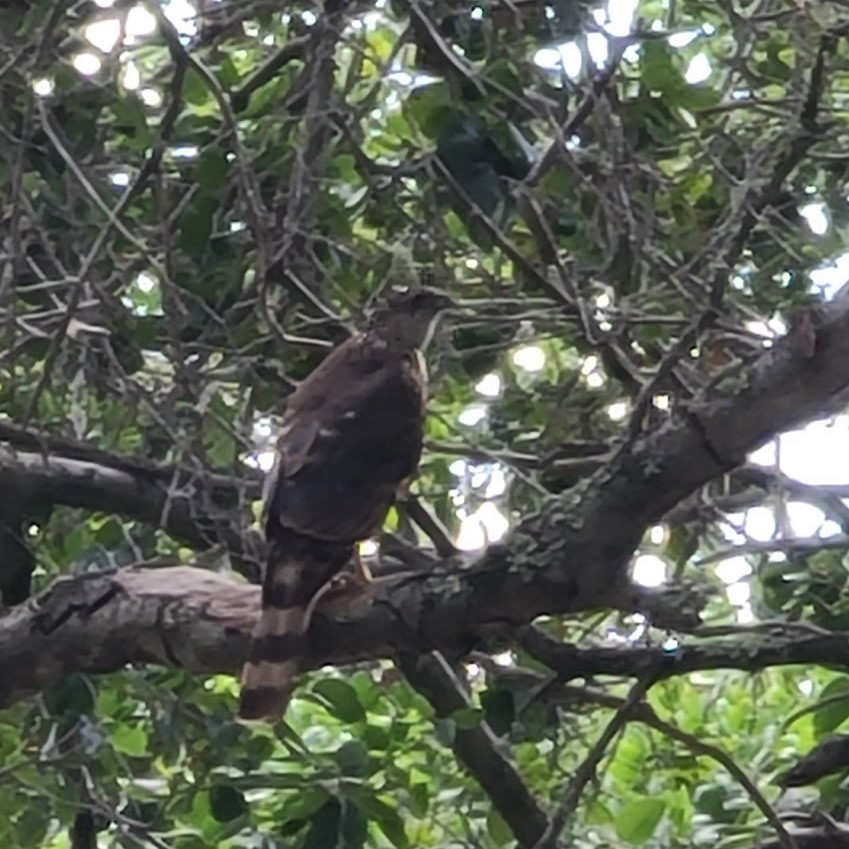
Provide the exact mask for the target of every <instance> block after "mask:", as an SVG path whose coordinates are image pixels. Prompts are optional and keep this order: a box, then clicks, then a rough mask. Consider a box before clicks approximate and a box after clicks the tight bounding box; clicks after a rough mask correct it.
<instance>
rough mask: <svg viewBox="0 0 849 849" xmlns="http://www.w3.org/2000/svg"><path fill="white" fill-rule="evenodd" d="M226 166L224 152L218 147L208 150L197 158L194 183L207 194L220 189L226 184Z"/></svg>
mask: <svg viewBox="0 0 849 849" xmlns="http://www.w3.org/2000/svg"><path fill="white" fill-rule="evenodd" d="M227 175H228V164H227V159H226V157H225V156H224V151H223V150H222V149H221V148H219V147H212V148H209V149H207V150H205V151H203V153H201V155H200V156H199V157H198V161H197V164H196V165H195V168H194V177H195V182H196V183H197V184H198V185H199V186H200V187H201V188H202V189H205V190H206V191H208V192H214V191H216V190H218V189H220V188H221V187H222V186H223V185H225V184H226V182H227Z"/></svg>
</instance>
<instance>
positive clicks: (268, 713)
mask: <svg viewBox="0 0 849 849" xmlns="http://www.w3.org/2000/svg"><path fill="white" fill-rule="evenodd" d="M450 306H451V301H450V299H449V298H448V297H447V296H445V295H443V294H441V293H439V292H436V291H434V290H431V289H417V290H411V291H408V292H405V293H403V294H395V295H393V296H392V297H390V298H389V299H388V301H387V302H386V304H385V305H384V306H383V307H382V308H380V309H378V310H377V311H376V312H375V314H374V315H373V316H372V317H371V320H370V321H369V324H368V327H367V328H366V330H365V331H364V332H362V333H358V334H356V335H354V336H352V337H351V338H350V339H348V340H347V341H346V342H344V343H343V344H342V345H340V346H339V347H338V348H337V349H336V350H334V351H333V352H332V353H331V354H330V355H329V356H328V357H327V358H326V359H325V360H324V361H323V362H322V363H321V364H320V365H319V366H318V368H316V369H315V371H313V372H312V374H310V375H309V377H308V378H307V379H306V380H305V381H304V382H303V383H302V384H301V385H300V386H299V387H298V388H297V390H296V391H295V392H294V393H293V394H292V396H291V397H290V400H289V403H288V405H287V409H286V413H285V415H284V417H283V426H282V432H281V435H280V437H279V440H278V443H277V456H276V461H275V468H274V469H273V470H272V472H271V474H270V475H269V479H268V484H267V485H268V489H267V495H266V499H265V509H264V513H265V536H266V539H267V541H268V545H269V553H268V560H267V562H266V568H265V574H264V576H263V584H262V613H261V615H260V619H259V622H258V623H257V625H256V627H255V629H254V632H253V637H252V642H251V647H250V650H249V654H248V658H247V660H246V661H245V664H244V667H243V669H242V683H241V696H240V703H239V716H240V717H241V718H242V719H262V718H267V719H276V718H278V717H280V716H282V715H283V713H285V710H286V706H287V705H288V703H289V699H290V698H291V695H292V692H293V690H294V680H295V676H296V674H297V672H298V666H299V663H300V659H301V657H302V656H303V652H304V648H305V645H306V632H307V629H308V628H309V623H310V617H311V614H312V610H313V608H314V606H315V603H316V601H317V600H318V598H319V597H320V595H321V594H323V592H325V591H326V590H327V588H328V587H330V586H332V585H333V584H332V582H333V581H334V579H338V576H339V575H340V573H342V571H343V570H344V569H345V568H346V566H348V564H349V563H350V562H351V561H352V560H353V563H354V567H355V572H356V575H357V577H358V578H359V579H360V580H361V581H367V580H369V577H368V574H367V573H366V572H365V570H364V567H363V566H362V565H361V564H360V562H359V557H358V555H357V553H356V547H357V543H358V542H360V541H362V540H365V539H368V538H369V537H371V536H373V535H374V534H375V533H376V532H377V531H378V530H379V529H380V527H381V526H382V524H383V521H384V519H385V518H386V514H387V512H388V511H389V508H390V507H391V506H392V504H393V503H394V501H395V499H396V496H397V495H398V494H399V492H400V491H401V490H402V489H403V488H404V487H406V485H407V484H408V483H409V481H410V480H411V479H412V477H413V475H414V474H415V471H416V468H417V466H418V463H419V459H420V457H421V451H422V439H423V436H424V416H425V403H426V393H427V373H426V370H425V367H424V358H423V357H422V354H421V349H422V348H423V347H424V346H425V345H426V344H427V342H428V340H429V338H430V336H431V333H432V331H433V327H434V325H435V323H436V320H437V319H438V317H439V315H440V314H441V313H442V312H443V311H444V310H445V309H447V308H448V307H450Z"/></svg>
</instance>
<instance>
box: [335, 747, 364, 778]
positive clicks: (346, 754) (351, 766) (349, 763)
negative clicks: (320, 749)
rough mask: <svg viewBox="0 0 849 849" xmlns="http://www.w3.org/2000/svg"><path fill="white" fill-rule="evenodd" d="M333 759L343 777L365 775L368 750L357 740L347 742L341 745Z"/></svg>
mask: <svg viewBox="0 0 849 849" xmlns="http://www.w3.org/2000/svg"><path fill="white" fill-rule="evenodd" d="M333 757H334V760H335V761H336V763H337V765H338V766H339V769H340V770H342V773H343V775H366V774H367V773H368V767H369V753H368V749H366V747H365V746H364V745H363V744H362V743H360V742H359V741H358V740H349V741H348V742H347V743H343V744H342V745H341V746H340V747H339V748H338V749H337V750H336V752H335V753H334V756H333Z"/></svg>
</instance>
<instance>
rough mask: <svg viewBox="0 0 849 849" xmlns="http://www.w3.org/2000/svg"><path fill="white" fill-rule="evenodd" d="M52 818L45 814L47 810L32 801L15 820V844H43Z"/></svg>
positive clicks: (21, 845)
mask: <svg viewBox="0 0 849 849" xmlns="http://www.w3.org/2000/svg"><path fill="white" fill-rule="evenodd" d="M49 825H50V820H49V818H48V817H47V816H45V810H44V809H43V808H39V806H37V805H34V804H32V803H30V804H29V805H28V806H27V807H25V808H24V809H23V811H21V814H20V816H19V817H17V819H16V820H15V838H16V843H15V846H20V847H21V848H22V849H23V847H28V846H32V847H40V846H42V845H43V841H44V837H45V835H46V834H47V827H48V826H49Z"/></svg>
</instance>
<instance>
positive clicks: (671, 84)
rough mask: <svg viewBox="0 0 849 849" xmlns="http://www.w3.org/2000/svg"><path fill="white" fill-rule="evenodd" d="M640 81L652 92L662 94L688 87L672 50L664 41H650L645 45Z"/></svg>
mask: <svg viewBox="0 0 849 849" xmlns="http://www.w3.org/2000/svg"><path fill="white" fill-rule="evenodd" d="M640 65H641V73H640V79H641V80H642V82H643V84H644V85H645V86H646V87H647V88H649V89H651V90H652V91H659V92H660V93H661V94H666V93H670V92H673V91H679V90H680V89H682V88H684V87H685V86H686V83H685V81H684V78H683V77H682V75H681V72H680V71H679V70H678V67H677V65H676V59H675V57H674V56H673V52H672V48H671V47H670V46H669V45H668V44H666V43H665V42H662V41H659V40H658V41H649V42H646V43H645V44H644V45H643V55H642V58H641V62H640Z"/></svg>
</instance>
